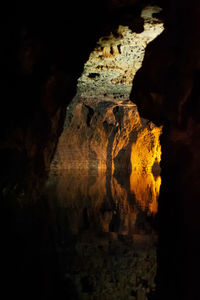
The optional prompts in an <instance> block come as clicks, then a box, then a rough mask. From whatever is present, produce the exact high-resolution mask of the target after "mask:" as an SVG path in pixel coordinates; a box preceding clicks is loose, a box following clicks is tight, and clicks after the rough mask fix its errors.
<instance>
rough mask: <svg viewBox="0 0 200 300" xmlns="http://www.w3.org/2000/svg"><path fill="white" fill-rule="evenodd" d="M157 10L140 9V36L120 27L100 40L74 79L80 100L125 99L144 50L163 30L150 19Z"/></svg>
mask: <svg viewBox="0 0 200 300" xmlns="http://www.w3.org/2000/svg"><path fill="white" fill-rule="evenodd" d="M160 11H161V9H160V8H159V7H156V6H147V7H146V8H144V9H143V11H142V13H141V17H142V18H143V19H144V31H143V32H141V33H136V32H133V31H132V30H131V29H129V28H128V26H121V25H120V26H119V27H118V29H117V31H116V33H115V34H113V33H111V34H110V36H107V37H102V38H100V40H99V41H98V43H97V47H96V48H95V49H94V51H93V52H92V53H91V54H90V57H89V60H88V61H87V62H86V64H85V67H84V72H83V74H82V76H81V77H80V78H79V80H78V95H79V96H80V97H83V98H85V97H86V98H89V97H90V98H92V99H94V98H98V99H99V98H102V100H103V98H106V97H111V98H112V99H113V98H114V99H117V100H118V99H120V98H121V99H126V100H127V99H128V100H129V96H130V92H131V87H132V81H133V78H134V76H135V74H136V72H137V70H138V69H139V68H140V67H141V65H142V61H143V57H144V53H145V48H146V46H147V44H148V43H149V42H151V41H152V40H153V39H154V38H155V37H156V36H158V35H159V34H160V33H161V32H162V31H163V29H164V28H163V23H162V21H161V20H159V19H158V18H157V17H155V16H154V17H153V16H152V14H156V13H158V12H160Z"/></svg>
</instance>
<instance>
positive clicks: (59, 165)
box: [51, 6, 163, 213]
mask: <svg viewBox="0 0 200 300" xmlns="http://www.w3.org/2000/svg"><path fill="white" fill-rule="evenodd" d="M160 10H161V9H160V8H159V7H157V6H154V7H153V6H147V7H145V8H144V9H143V10H142V13H141V17H142V18H143V19H144V31H143V32H141V33H135V32H132V31H131V30H130V29H129V28H128V27H125V26H119V28H118V31H117V34H116V36H114V35H113V34H111V35H110V36H108V37H106V38H101V39H100V40H99V42H98V47H97V48H95V49H94V51H93V52H92V53H91V55H90V57H89V59H88V61H87V62H86V64H85V66H84V71H83V74H82V76H81V77H80V78H79V80H78V90H77V95H76V97H75V98H74V99H73V101H72V102H71V104H70V105H69V106H68V108H67V113H66V119H65V124H64V130H63V133H62V135H61V136H60V139H59V143H58V145H57V149H56V153H55V156H54V159H53V161H52V163H51V171H53V170H54V171H55V172H56V171H59V170H62V169H65V170H66V169H79V170H80V169H82V170H84V172H85V171H86V170H90V169H94V170H96V171H97V173H104V174H110V175H109V176H111V174H117V173H122V172H123V173H125V174H126V176H127V177H129V176H130V174H131V178H130V185H131V189H132V192H133V193H135V196H136V200H137V201H138V203H139V204H140V205H141V206H142V207H143V209H144V210H145V209H149V210H150V213H152V211H154V212H156V209H157V208H156V203H157V202H156V201H157V197H158V195H159V189H160V183H161V179H160V177H158V176H159V174H157V175H155V176H154V174H153V173H152V168H154V169H156V168H157V173H158V169H159V168H158V167H157V166H158V165H159V163H160V156H161V149H160V143H159V136H160V133H161V128H158V127H156V126H155V125H154V124H153V123H151V122H148V121H147V120H145V119H141V118H140V116H139V114H138V111H137V107H136V106H135V105H134V104H132V103H131V102H130V101H129V94H130V90H131V83H132V80H133V77H134V75H135V73H136V71H137V70H138V69H139V68H140V67H141V64H142V60H143V56H144V51H145V47H146V45H147V44H148V43H149V42H150V41H151V40H152V39H154V38H155V37H156V36H157V35H158V34H160V33H161V32H162V30H163V23H162V22H161V21H160V20H159V19H158V18H156V17H155V16H153V14H156V13H158V12H160ZM131 170H132V171H131ZM156 176H157V177H156ZM144 178H145V179H144ZM141 182H142V183H141Z"/></svg>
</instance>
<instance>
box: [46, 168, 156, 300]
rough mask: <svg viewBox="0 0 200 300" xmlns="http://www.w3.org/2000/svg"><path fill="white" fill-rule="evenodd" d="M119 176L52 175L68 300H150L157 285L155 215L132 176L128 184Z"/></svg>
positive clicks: (51, 189)
mask: <svg viewBox="0 0 200 300" xmlns="http://www.w3.org/2000/svg"><path fill="white" fill-rule="evenodd" d="M132 176H133V175H132ZM118 180H119V179H118ZM118 180H117V178H115V177H114V176H113V175H110V177H109V176H108V175H107V174H106V171H105V172H103V171H102V173H99V174H98V173H97V172H96V171H86V170H85V172H84V171H83V170H82V171H80V170H60V171H59V172H57V173H54V174H51V175H50V177H49V181H48V185H47V194H48V198H49V199H50V202H51V203H53V205H54V213H55V215H56V217H55V219H56V224H57V225H56V227H57V229H56V230H55V239H56V245H57V249H58V253H59V260H60V265H61V266H60V267H61V270H62V276H63V280H64V282H65V286H66V294H67V296H68V299H80V300H82V299H91V300H98V299H99V300H101V299H108V300H112V299H132V300H134V299H138V300H139V299H140V300H146V299H148V298H147V297H148V295H149V294H150V293H152V291H153V290H154V289H155V283H154V281H155V275H156V248H155V242H156V234H155V232H154V231H153V229H152V226H151V220H152V219H149V217H148V216H147V212H146V211H144V210H143V208H142V207H141V206H140V205H138V203H137V201H136V200H135V197H134V194H133V191H132V190H131V189H130V181H129V179H128V180H127V181H125V180H123V185H122V184H120V183H119V181H118ZM135 194H137V193H135Z"/></svg>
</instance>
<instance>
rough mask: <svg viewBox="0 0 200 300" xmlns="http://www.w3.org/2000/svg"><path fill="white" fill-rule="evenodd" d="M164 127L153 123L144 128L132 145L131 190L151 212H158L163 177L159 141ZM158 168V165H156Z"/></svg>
mask: <svg viewBox="0 0 200 300" xmlns="http://www.w3.org/2000/svg"><path fill="white" fill-rule="evenodd" d="M161 132H162V127H156V126H155V125H154V124H153V123H151V124H150V126H149V127H146V128H144V129H143V130H142V131H141V132H140V133H139V134H138V137H137V140H136V142H135V143H134V144H133V145H132V152H131V165H132V172H131V176H130V187H131V192H132V193H133V194H134V195H135V198H136V201H137V203H138V204H139V206H140V207H141V208H142V209H143V210H147V211H148V212H149V213H150V214H155V213H156V212H157V198H158V196H159V192H160V185H161V177H160V176H159V163H160V161H161V145H160V141H159V137H160V134H161ZM153 166H157V174H155V172H156V171H155V170H154V174H153V170H152V169H153ZM155 169H156V167H155Z"/></svg>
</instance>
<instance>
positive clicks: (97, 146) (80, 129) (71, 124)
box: [51, 98, 142, 170]
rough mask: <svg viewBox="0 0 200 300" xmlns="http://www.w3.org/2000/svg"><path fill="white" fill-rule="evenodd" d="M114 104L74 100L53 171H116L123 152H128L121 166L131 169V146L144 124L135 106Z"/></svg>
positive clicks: (69, 108)
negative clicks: (73, 169) (91, 169)
mask: <svg viewBox="0 0 200 300" xmlns="http://www.w3.org/2000/svg"><path fill="white" fill-rule="evenodd" d="M113 101H114V100H112V99H111V100H110V101H101V100H100V99H99V100H98V101H95V100H92V101H90V100H87V99H85V100H84V99H81V100H80V98H75V99H74V100H73V102H72V103H71V104H70V106H69V107H68V109H67V115H66V121H65V126H64V130H63V133H62V135H61V137H60V139H59V143H58V146H57V150H56V153H55V157H54V159H53V161H52V164H51V169H70V168H78V169H81V168H82V169H88V168H93V169H95V168H96V169H97V170H101V169H106V168H107V167H109V166H110V168H111V169H114V160H115V159H116V163H117V156H118V155H119V154H120V151H123V153H124V165H123V164H121V166H120V167H121V168H122V169H123V168H128V165H130V152H131V148H130V144H132V143H133V139H134V138H135V139H136V136H137V133H138V131H139V130H141V128H142V124H141V122H140V118H139V115H138V112H137V108H136V106H135V105H134V104H132V103H131V102H130V103H122V102H121V103H120V102H118V103H116V102H115V101H114V102H113ZM134 135H135V137H134ZM126 152H127V153H126ZM112 164H113V166H112ZM129 167H130V166H129Z"/></svg>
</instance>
